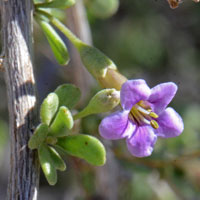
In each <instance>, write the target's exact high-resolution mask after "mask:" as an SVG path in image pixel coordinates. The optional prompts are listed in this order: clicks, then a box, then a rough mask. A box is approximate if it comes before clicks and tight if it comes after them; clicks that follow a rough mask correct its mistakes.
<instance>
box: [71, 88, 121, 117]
mask: <svg viewBox="0 0 200 200" xmlns="http://www.w3.org/2000/svg"><path fill="white" fill-rule="evenodd" d="M119 102H120V92H119V91H117V90H115V89H104V90H101V91H99V92H98V93H97V94H96V95H95V96H94V97H92V99H91V100H90V102H89V104H88V105H87V107H86V108H84V109H83V110H82V111H81V112H79V113H77V114H76V115H75V116H74V119H78V118H81V117H85V116H87V115H91V114H97V113H103V112H108V111H110V110H112V109H113V108H114V107H116V106H117V105H118V104H119Z"/></svg>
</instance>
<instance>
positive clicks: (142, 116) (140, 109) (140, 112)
mask: <svg viewBox="0 0 200 200" xmlns="http://www.w3.org/2000/svg"><path fill="white" fill-rule="evenodd" d="M129 116H130V118H131V119H132V120H133V121H134V122H135V123H137V124H138V125H142V124H148V125H151V126H152V127H153V128H154V129H158V128H159V125H158V123H157V121H156V120H155V119H157V118H158V115H157V114H156V113H154V112H152V109H151V107H150V106H149V105H147V104H145V102H144V101H139V102H138V103H137V104H135V105H134V106H133V107H132V109H131V111H130V114H129Z"/></svg>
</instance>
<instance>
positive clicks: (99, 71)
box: [77, 43, 117, 80]
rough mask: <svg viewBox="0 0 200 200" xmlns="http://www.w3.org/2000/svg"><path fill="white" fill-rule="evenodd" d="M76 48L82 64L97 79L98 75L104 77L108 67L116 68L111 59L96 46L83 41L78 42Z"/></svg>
mask: <svg viewBox="0 0 200 200" xmlns="http://www.w3.org/2000/svg"><path fill="white" fill-rule="evenodd" d="M77 49H78V51H79V53H80V56H81V60H82V62H83V64H84V66H85V67H86V68H87V70H88V71H89V72H90V73H91V74H92V75H93V76H94V78H95V79H97V80H98V79H99V78H100V77H102V78H103V77H105V75H106V73H107V70H108V69H114V70H117V67H116V65H115V64H114V63H113V61H112V60H111V59H110V58H108V57H107V56H106V55H105V54H104V53H102V52H101V51H100V50H98V49H97V48H95V47H92V46H89V45H87V44H85V43H79V46H77Z"/></svg>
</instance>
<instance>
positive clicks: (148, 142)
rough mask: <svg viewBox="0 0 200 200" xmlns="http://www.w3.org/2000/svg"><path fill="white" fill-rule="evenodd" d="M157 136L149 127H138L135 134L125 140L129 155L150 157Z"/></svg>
mask: <svg viewBox="0 0 200 200" xmlns="http://www.w3.org/2000/svg"><path fill="white" fill-rule="evenodd" d="M156 140H157V136H156V134H155V133H154V130H153V128H152V127H151V126H140V127H138V128H137V130H136V131H135V134H134V135H133V136H132V137H131V138H128V139H127V140H126V142H127V147H128V150H129V151H130V153H131V154H132V155H133V156H136V157H146V156H149V155H151V153H152V151H153V147H154V144H155V143H156Z"/></svg>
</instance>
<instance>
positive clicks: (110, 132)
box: [99, 111, 135, 140]
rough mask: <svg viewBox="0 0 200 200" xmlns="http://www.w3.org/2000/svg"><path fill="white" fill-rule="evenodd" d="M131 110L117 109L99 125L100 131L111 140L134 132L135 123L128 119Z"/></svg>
mask: <svg viewBox="0 0 200 200" xmlns="http://www.w3.org/2000/svg"><path fill="white" fill-rule="evenodd" d="M128 115H129V111H117V112H114V113H112V114H111V115H109V116H107V117H105V118H104V119H103V120H102V121H101V123H100V125H99V133H100V135H101V136H102V137H104V138H105V139H109V140H117V139H121V138H124V137H126V136H129V135H130V134H132V133H133V131H134V129H135V125H134V124H132V123H131V122H130V121H129V119H128Z"/></svg>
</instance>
